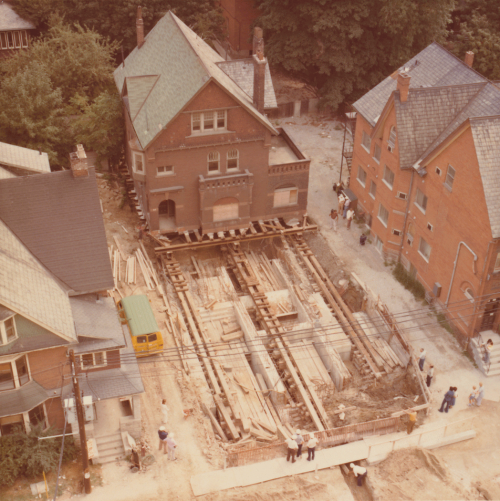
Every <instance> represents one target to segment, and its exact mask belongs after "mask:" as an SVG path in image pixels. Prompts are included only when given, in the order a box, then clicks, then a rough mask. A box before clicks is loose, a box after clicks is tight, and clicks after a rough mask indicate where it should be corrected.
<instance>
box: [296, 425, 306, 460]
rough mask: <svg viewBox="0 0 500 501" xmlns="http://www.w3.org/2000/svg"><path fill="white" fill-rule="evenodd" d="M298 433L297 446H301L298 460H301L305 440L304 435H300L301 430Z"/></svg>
mask: <svg viewBox="0 0 500 501" xmlns="http://www.w3.org/2000/svg"><path fill="white" fill-rule="evenodd" d="M296 433H297V435H296V438H295V441H296V442H297V445H298V446H299V448H298V449H297V459H299V458H301V457H302V445H303V444H304V439H303V437H302V435H301V434H300V430H297V432H296Z"/></svg>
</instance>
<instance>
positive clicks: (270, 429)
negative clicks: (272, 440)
mask: <svg viewBox="0 0 500 501" xmlns="http://www.w3.org/2000/svg"><path fill="white" fill-rule="evenodd" d="M250 420H251V421H253V422H254V423H257V424H258V425H259V426H261V427H262V428H264V429H265V430H267V431H268V432H270V433H271V434H273V435H274V434H275V433H276V426H271V425H270V424H267V423H264V421H261V420H260V419H258V418H254V417H250Z"/></svg>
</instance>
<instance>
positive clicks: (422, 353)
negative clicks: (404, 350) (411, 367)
mask: <svg viewBox="0 0 500 501" xmlns="http://www.w3.org/2000/svg"><path fill="white" fill-rule="evenodd" d="M426 356H427V352H426V351H425V350H424V349H423V348H420V358H419V359H418V367H419V368H420V370H421V371H423V370H424V364H425V357H426Z"/></svg>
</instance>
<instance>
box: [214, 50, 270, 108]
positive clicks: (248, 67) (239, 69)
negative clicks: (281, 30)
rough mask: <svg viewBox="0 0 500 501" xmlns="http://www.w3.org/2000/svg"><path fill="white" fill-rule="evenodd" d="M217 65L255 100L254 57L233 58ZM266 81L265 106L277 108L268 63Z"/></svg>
mask: <svg viewBox="0 0 500 501" xmlns="http://www.w3.org/2000/svg"><path fill="white" fill-rule="evenodd" d="M217 66H218V67H219V68H221V69H222V71H224V73H226V74H227V75H229V76H230V77H231V78H232V79H233V80H234V81H235V82H236V83H237V84H238V85H239V87H241V88H242V89H243V90H244V91H245V92H246V93H247V95H248V97H249V98H250V99H251V100H252V101H253V70H254V65H253V60H252V59H233V60H232V61H222V62H221V63H217ZM265 78H266V79H265V83H264V87H265V88H264V108H265V109H271V108H277V107H278V102H277V101H276V94H275V93H274V86H273V79H272V78H271V71H270V70H269V65H268V64H267V65H266V74H265Z"/></svg>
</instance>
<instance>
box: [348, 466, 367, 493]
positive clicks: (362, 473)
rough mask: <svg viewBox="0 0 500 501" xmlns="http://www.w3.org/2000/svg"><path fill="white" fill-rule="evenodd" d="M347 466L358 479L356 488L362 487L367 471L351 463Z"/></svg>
mask: <svg viewBox="0 0 500 501" xmlns="http://www.w3.org/2000/svg"><path fill="white" fill-rule="evenodd" d="M349 466H350V467H351V468H352V472H353V473H354V476H355V477H357V478H358V487H363V479H364V478H365V477H366V476H367V475H368V470H367V469H366V468H363V467H362V466H358V465H355V464H354V463H351V464H350V465H349Z"/></svg>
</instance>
